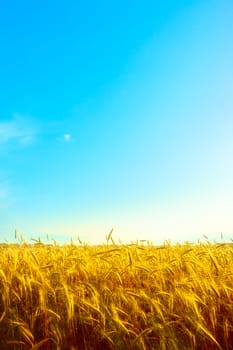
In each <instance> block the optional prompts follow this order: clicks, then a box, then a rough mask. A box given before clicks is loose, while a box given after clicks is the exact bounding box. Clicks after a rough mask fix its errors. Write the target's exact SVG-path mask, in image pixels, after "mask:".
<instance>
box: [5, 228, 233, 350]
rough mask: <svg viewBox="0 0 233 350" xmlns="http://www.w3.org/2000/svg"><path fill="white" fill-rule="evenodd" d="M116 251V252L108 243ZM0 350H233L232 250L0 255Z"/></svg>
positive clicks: (119, 248)
mask: <svg viewBox="0 0 233 350" xmlns="http://www.w3.org/2000/svg"><path fill="white" fill-rule="evenodd" d="M110 243H111V244H110ZM0 256H1V259H0V349H3V350H5V349H6V350H8V349H9V350H29V349H30V350H36V349H45V350H53V349H54V350H55V349H57V350H59V349H60V350H66V349H67V350H72V349H77V350H79V349H80V350H91V349H92V350H98V349H104V350H111V349H119V350H121V349H125V350H127V349H129V350H147V349H148V350H153V349H164V350H173V349H174V350H175V349H184V350H190V349H192V350H194V349H208V350H211V349H227V350H231V349H233V345H232V344H233V276H232V275H233V246H232V245H231V244H208V243H206V244H201V243H199V244H197V245H191V244H184V245H175V246H172V245H170V244H169V243H166V244H164V245H163V246H161V247H155V246H153V245H150V244H149V243H148V244H147V245H142V244H131V245H123V244H121V245H116V244H115V243H114V241H113V239H112V237H111V234H110V235H109V236H108V237H107V244H105V245H102V246H88V245H86V244H83V243H82V242H81V241H80V244H79V245H78V246H76V245H74V244H73V242H71V244H70V245H64V246H59V245H58V244H56V243H55V244H54V245H46V244H43V243H42V242H41V241H40V240H39V241H36V243H35V244H33V245H30V244H27V243H26V242H23V243H22V244H19V245H13V244H12V245H1V246H0Z"/></svg>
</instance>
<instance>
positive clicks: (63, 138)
mask: <svg viewBox="0 0 233 350" xmlns="http://www.w3.org/2000/svg"><path fill="white" fill-rule="evenodd" d="M72 140H73V137H72V135H71V134H70V133H65V134H63V135H62V136H60V137H58V138H57V141H59V142H71V141H72Z"/></svg>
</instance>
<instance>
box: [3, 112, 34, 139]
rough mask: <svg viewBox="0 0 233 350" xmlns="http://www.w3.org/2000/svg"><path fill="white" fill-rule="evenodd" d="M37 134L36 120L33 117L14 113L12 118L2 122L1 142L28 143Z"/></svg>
mask: <svg viewBox="0 0 233 350" xmlns="http://www.w3.org/2000/svg"><path fill="white" fill-rule="evenodd" d="M36 134H37V129H36V125H35V121H34V120H33V119H32V118H31V117H28V116H22V115H20V114H18V113H14V114H13V118H12V119H11V120H7V121H2V122H0V144H4V143H9V142H12V141H16V142H17V143H18V144H20V145H28V144H30V143H32V142H33V140H34V139H35V137H36Z"/></svg>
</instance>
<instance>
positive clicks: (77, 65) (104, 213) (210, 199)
mask: <svg viewBox="0 0 233 350" xmlns="http://www.w3.org/2000/svg"><path fill="white" fill-rule="evenodd" d="M232 38H233V2H232V0H193V1H191V0H180V1H179V0H158V1H155V0H145V1H138V0H134V1H127V0H124V1H123V0H118V1H114V0H112V1H107V0H98V1H93V0H89V1H76V0H66V1H61V0H56V1H55V0H34V1H31V0H30V1H29V0H22V1H16V0H3V1H1V5H0V50H1V54H0V239H1V240H2V241H3V240H4V239H7V240H8V241H11V240H12V239H13V238H14V230H15V229H17V230H18V231H19V232H21V233H23V234H24V236H25V237H26V238H27V239H29V238H30V237H38V236H41V237H42V238H43V237H44V236H45V235H46V234H48V235H49V236H50V237H53V238H55V239H57V240H59V241H64V240H69V238H70V237H74V238H76V237H77V236H79V237H80V238H81V239H83V240H84V241H86V242H89V243H97V242H100V243H101V242H103V241H104V240H105V236H106V235H107V234H108V233H109V231H110V230H111V229H112V228H113V229H114V234H113V236H114V237H115V239H116V240H118V239H120V240H122V241H124V242H129V241H135V240H139V239H146V240H150V241H153V242H155V243H159V242H163V241H164V240H165V239H170V240H171V241H176V242H177V241H193V240H194V241H195V240H198V239H199V238H201V237H202V235H203V234H204V235H207V236H208V237H209V239H211V240H216V241H219V240H220V235H221V232H222V234H223V237H224V239H225V240H229V239H231V238H233V41H232Z"/></svg>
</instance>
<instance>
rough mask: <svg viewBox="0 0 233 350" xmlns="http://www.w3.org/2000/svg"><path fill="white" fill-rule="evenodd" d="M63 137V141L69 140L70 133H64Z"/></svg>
mask: <svg viewBox="0 0 233 350" xmlns="http://www.w3.org/2000/svg"><path fill="white" fill-rule="evenodd" d="M63 138H64V141H66V142H68V141H70V140H71V135H70V134H64V136H63Z"/></svg>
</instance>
